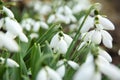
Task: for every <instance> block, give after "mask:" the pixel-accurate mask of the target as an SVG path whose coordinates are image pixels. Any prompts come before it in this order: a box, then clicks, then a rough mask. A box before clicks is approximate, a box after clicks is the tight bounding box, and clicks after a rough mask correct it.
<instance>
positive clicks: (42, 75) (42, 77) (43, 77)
mask: <svg viewBox="0 0 120 80" xmlns="http://www.w3.org/2000/svg"><path fill="white" fill-rule="evenodd" d="M47 77H48V76H47V72H46V70H45V69H44V68H42V69H41V70H40V71H39V72H38V74H37V77H36V80H48V79H47Z"/></svg>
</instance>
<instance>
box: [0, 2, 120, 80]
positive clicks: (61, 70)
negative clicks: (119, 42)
mask: <svg viewBox="0 0 120 80" xmlns="http://www.w3.org/2000/svg"><path fill="white" fill-rule="evenodd" d="M8 3H9V2H8ZM25 5H26V6H24V9H23V11H22V15H21V19H20V21H19V22H18V21H17V19H16V17H17V16H20V15H18V14H16V15H14V14H13V13H14V12H16V11H17V9H15V8H14V7H13V8H12V10H10V9H9V7H7V4H5V3H4V2H3V1H0V14H1V15H2V17H1V18H0V79H2V80H102V79H104V78H105V79H106V80H120V69H119V68H118V67H117V66H115V65H113V64H112V63H111V62H112V57H111V56H110V55H109V53H108V52H107V51H105V49H104V48H110V49H111V48H112V47H113V45H112V41H113V38H112V36H111V35H110V34H109V32H107V30H114V29H115V26H114V24H113V23H112V22H111V21H110V20H109V19H108V18H107V17H106V16H103V15H101V14H100V13H99V12H100V9H101V5H100V4H99V3H95V4H91V3H90V1H89V0H70V1H67V0H66V1H64V0H50V1H44V0H43V1H39V0H35V1H34V0H33V1H30V2H28V3H26V4H25ZM14 9H15V10H14ZM103 46H104V48H103Z"/></svg>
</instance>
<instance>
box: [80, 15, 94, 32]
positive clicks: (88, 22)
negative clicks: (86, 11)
mask: <svg viewBox="0 0 120 80" xmlns="http://www.w3.org/2000/svg"><path fill="white" fill-rule="evenodd" d="M84 18H85V16H83V17H82V18H81V19H80V20H79V23H80V25H81V24H82V22H83V20H84ZM93 27H94V18H93V17H91V16H88V17H87V19H86V21H85V23H84V24H83V26H82V28H81V32H82V33H83V32H87V31H88V30H89V29H90V28H93Z"/></svg>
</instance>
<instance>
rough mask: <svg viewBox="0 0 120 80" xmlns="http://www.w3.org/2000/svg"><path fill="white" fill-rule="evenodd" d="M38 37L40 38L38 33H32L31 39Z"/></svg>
mask: <svg viewBox="0 0 120 80" xmlns="http://www.w3.org/2000/svg"><path fill="white" fill-rule="evenodd" d="M38 37H39V35H38V34H37V33H31V34H30V38H31V39H34V38H38Z"/></svg>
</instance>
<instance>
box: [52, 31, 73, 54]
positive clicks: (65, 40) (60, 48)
mask: <svg viewBox="0 0 120 80" xmlns="http://www.w3.org/2000/svg"><path fill="white" fill-rule="evenodd" d="M61 34H62V35H61ZM71 42H72V38H71V37H70V36H68V35H67V34H64V33H63V32H58V33H57V34H56V35H54V36H53V38H52V39H51V42H50V46H51V48H52V49H53V51H54V52H59V53H62V54H65V53H66V52H67V49H68V47H69V45H70V43H71Z"/></svg>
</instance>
